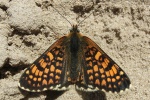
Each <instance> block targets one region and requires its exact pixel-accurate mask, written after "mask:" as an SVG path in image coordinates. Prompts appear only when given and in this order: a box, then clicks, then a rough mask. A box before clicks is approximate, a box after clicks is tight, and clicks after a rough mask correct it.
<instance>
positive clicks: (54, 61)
mask: <svg viewBox="0 0 150 100" xmlns="http://www.w3.org/2000/svg"><path fill="white" fill-rule="evenodd" d="M66 38H67V36H64V37H62V38H60V39H59V40H58V41H56V42H55V43H54V44H53V45H52V46H50V47H49V49H48V50H46V52H45V53H43V54H42V55H41V56H40V57H39V58H38V59H37V60H36V61H35V62H34V63H33V64H32V65H31V66H30V67H28V68H27V69H26V70H25V72H24V73H23V75H22V76H21V78H20V81H19V87H20V88H21V89H23V90H26V91H31V92H41V91H45V90H65V89H66V88H65V86H66V87H67V81H66V79H67V78H66V77H67V76H66V67H65V66H67V63H66V61H67V58H68V57H67V52H66V46H65V45H66V44H65V42H66ZM63 86H64V87H63Z"/></svg>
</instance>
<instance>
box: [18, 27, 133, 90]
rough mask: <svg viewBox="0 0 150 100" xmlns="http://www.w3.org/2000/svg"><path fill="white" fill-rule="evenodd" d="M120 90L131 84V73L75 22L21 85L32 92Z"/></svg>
mask: <svg viewBox="0 0 150 100" xmlns="http://www.w3.org/2000/svg"><path fill="white" fill-rule="evenodd" d="M71 84H75V87H76V89H77V90H81V91H98V90H105V91H111V92H120V91H122V90H125V89H127V88H129V85H130V84H131V82H130V79H129V78H128V76H127V74H126V73H125V72H124V71H123V70H122V69H121V68H120V67H119V66H118V65H117V64H116V63H115V62H114V61H113V60H112V59H111V58H110V57H109V56H108V55H107V54H106V53H105V52H104V51H103V50H102V49H101V48H100V47H99V46H98V45H97V44H96V43H95V42H93V41H92V40H91V39H89V38H88V37H86V36H82V35H81V34H80V32H79V30H78V28H77V25H73V27H72V29H71V30H70V33H69V34H68V35H67V36H63V37H61V38H60V39H59V40H57V41H56V42H55V43H54V44H52V45H51V46H50V47H49V48H48V49H47V50H46V51H45V52H44V53H43V54H42V55H41V56H40V57H39V58H38V59H37V60H36V61H34V62H33V64H31V66H30V67H29V68H27V69H26V70H25V72H24V73H23V75H22V76H21V78H20V81H19V87H20V88H21V89H23V90H26V91H30V92H41V91H45V90H66V89H67V88H68V86H69V85H71Z"/></svg>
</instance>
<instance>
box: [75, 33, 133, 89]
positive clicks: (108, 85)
mask: <svg viewBox="0 0 150 100" xmlns="http://www.w3.org/2000/svg"><path fill="white" fill-rule="evenodd" d="M82 40H83V43H82V44H84V45H83V46H82V47H83V56H82V57H83V61H82V70H83V71H82V73H83V74H82V75H81V77H83V78H80V80H81V79H82V80H81V81H79V82H80V83H78V84H77V85H76V89H79V90H83V91H97V90H105V91H111V92H120V91H122V90H125V89H126V88H129V85H130V80H129V78H128V76H127V75H126V73H125V72H124V71H123V70H122V69H121V68H120V67H119V66H118V65H117V64H116V63H115V62H114V61H113V60H112V59H111V58H110V57H109V56H108V55H107V54H106V53H105V52H104V51H103V50H102V49H101V48H100V47H99V46H98V45H97V44H96V43H94V42H93V41H92V40H91V39H89V38H88V37H86V36H83V37H82Z"/></svg>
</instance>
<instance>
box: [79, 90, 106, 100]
mask: <svg viewBox="0 0 150 100" xmlns="http://www.w3.org/2000/svg"><path fill="white" fill-rule="evenodd" d="M77 93H78V94H79V95H81V96H82V98H83V100H107V98H106V94H105V92H103V91H96V92H83V91H79V90H77Z"/></svg>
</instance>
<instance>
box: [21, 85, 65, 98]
mask: <svg viewBox="0 0 150 100" xmlns="http://www.w3.org/2000/svg"><path fill="white" fill-rule="evenodd" d="M19 90H20V92H21V94H22V95H23V96H24V98H21V99H20V100H29V98H37V97H39V96H40V95H46V98H45V100H56V99H57V98H58V97H59V96H60V95H62V94H63V93H64V92H65V91H51V90H47V91H44V92H27V91H24V90H21V89H20V88H19Z"/></svg>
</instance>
